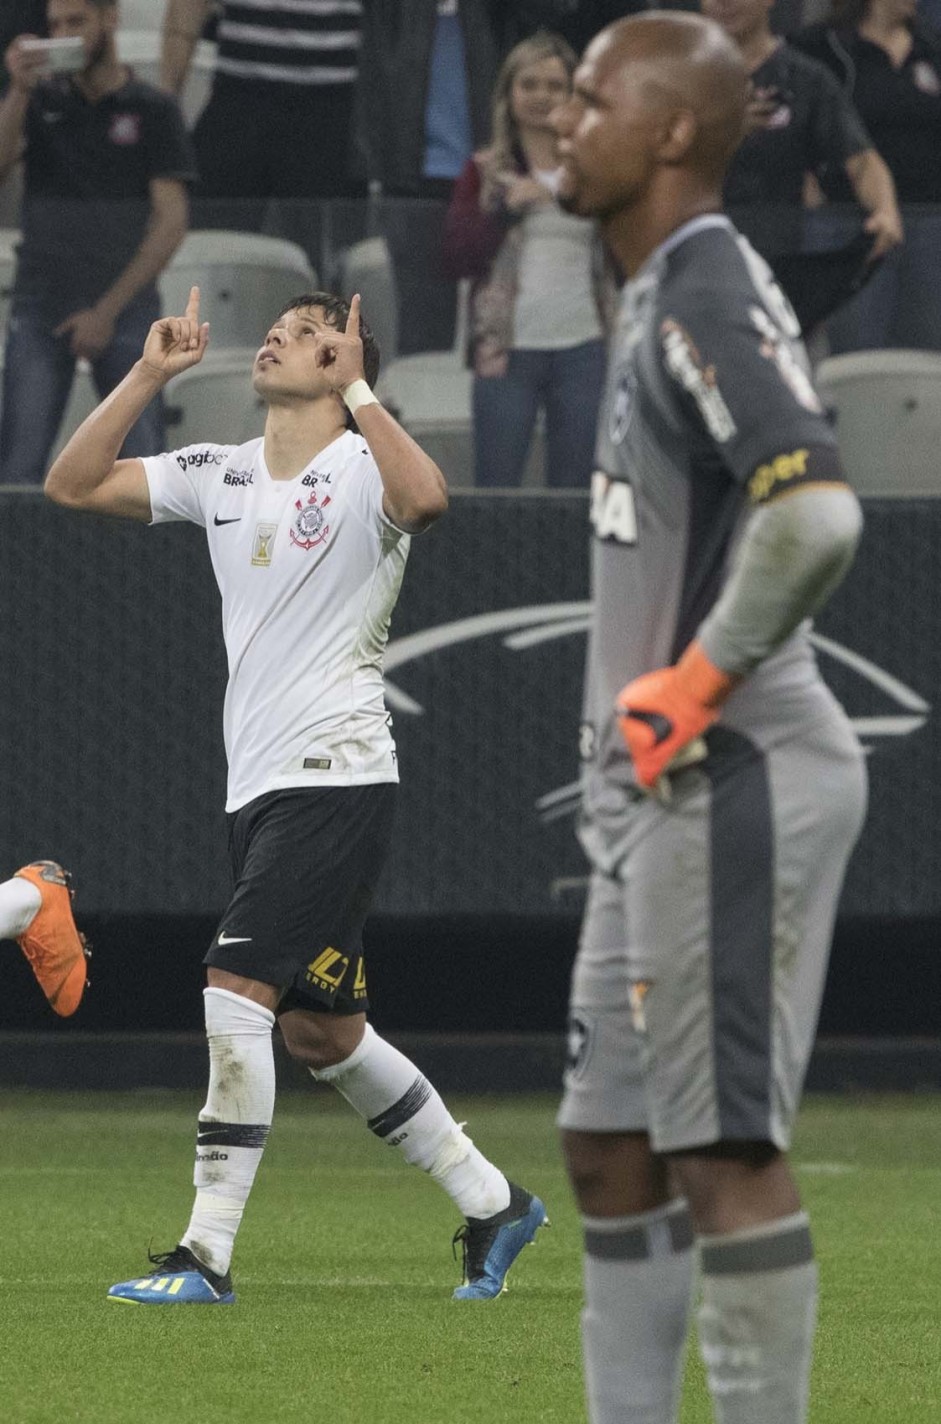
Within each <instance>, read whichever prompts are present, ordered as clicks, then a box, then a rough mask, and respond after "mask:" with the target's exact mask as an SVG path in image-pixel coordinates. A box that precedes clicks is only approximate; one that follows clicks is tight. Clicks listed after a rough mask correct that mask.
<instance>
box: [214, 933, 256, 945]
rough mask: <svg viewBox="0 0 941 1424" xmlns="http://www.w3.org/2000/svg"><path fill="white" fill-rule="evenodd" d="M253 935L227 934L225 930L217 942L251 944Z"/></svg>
mask: <svg viewBox="0 0 941 1424" xmlns="http://www.w3.org/2000/svg"><path fill="white" fill-rule="evenodd" d="M251 941H252V937H251V935H227V934H226V933H225V932H224V931H223V933H222V934H221V935H220V936H219V938H218V940H217V941H216V943H217V944H251Z"/></svg>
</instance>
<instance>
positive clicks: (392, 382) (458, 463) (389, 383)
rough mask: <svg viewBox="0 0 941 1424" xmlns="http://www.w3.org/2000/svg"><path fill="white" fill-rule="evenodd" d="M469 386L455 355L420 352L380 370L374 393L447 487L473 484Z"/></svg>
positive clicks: (464, 370) (464, 369) (469, 383)
mask: <svg viewBox="0 0 941 1424" xmlns="http://www.w3.org/2000/svg"><path fill="white" fill-rule="evenodd" d="M364 305H365V304H364ZM471 381H472V377H471V373H470V371H469V370H468V369H467V367H466V366H465V365H464V363H463V361H462V360H461V358H460V356H459V355H458V353H457V352H456V351H422V352H420V353H419V354H418V355H415V356H400V357H399V358H398V360H396V361H390V362H389V364H388V365H383V368H382V371H381V373H380V376H379V382H378V386H377V391H376V393H377V395H378V396H379V397H380V399H381V400H382V402H383V404H384V405H387V406H388V407H389V409H390V410H392V411H393V413H394V414H395V415H396V417H397V418H398V419H399V420H400V421H401V422H402V424H403V425H404V426H405V429H406V430H407V431H408V433H409V434H410V435H411V436H413V438H414V439H415V440H417V441H418V443H419V445H421V447H422V449H423V450H425V451H427V453H428V454H429V455H430V456H431V457H432V459H433V460H436V461H437V462H438V464H439V465H440V466H441V469H442V470H443V471H444V475H445V478H446V479H447V481H448V483H449V484H451V485H472V484H473V483H474V451H473V440H472V438H471V430H472V426H471Z"/></svg>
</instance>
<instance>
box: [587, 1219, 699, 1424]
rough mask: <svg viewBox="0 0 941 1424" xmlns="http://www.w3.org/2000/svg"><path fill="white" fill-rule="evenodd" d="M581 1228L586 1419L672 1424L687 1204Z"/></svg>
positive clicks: (683, 1311)
mask: <svg viewBox="0 0 941 1424" xmlns="http://www.w3.org/2000/svg"><path fill="white" fill-rule="evenodd" d="M582 1220H583V1226H584V1229H585V1308H584V1310H583V1311H582V1346H583V1351H584V1358H585V1387H586V1390H587V1393H588V1415H589V1418H590V1419H591V1421H592V1424H675V1421H676V1418H677V1410H678V1407H679V1392H680V1380H681V1376H682V1369H683V1357H684V1353H685V1350H684V1347H685V1344H686V1330H687V1320H688V1317H689V1311H690V1296H691V1292H692V1282H693V1249H692V1248H693V1228H692V1224H691V1222H690V1218H689V1212H688V1210H687V1207H686V1203H685V1202H670V1203H669V1204H668V1205H667V1206H662V1207H658V1208H657V1209H656V1210H655V1211H649V1212H642V1213H640V1214H639V1215H637V1216H619V1217H602V1216H598V1217H595V1216H588V1217H584V1218H583V1219H582Z"/></svg>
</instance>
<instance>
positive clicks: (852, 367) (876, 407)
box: [816, 351, 941, 497]
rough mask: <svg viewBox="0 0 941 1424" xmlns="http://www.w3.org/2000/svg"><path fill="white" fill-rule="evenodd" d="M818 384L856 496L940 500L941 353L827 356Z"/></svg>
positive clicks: (819, 368)
mask: <svg viewBox="0 0 941 1424" xmlns="http://www.w3.org/2000/svg"><path fill="white" fill-rule="evenodd" d="M816 379H817V385H818V387H819V390H820V393H821V395H822V396H823V399H824V400H825V401H826V402H827V404H828V405H829V406H830V408H831V409H832V410H833V412H834V414H835V416H836V431H837V438H838V440H839V444H840V453H841V455H842V457H843V464H844V466H845V468H846V472H847V475H848V477H849V479H850V481H851V483H852V485H853V487H854V489H855V490H856V491H857V493H858V494H861V495H870V496H886V497H899V496H901V497H905V496H908V497H919V496H928V495H939V494H941V353H935V352H932V351H856V352H852V353H850V354H849V355H846V356H831V357H828V358H827V359H826V360H824V361H821V363H820V365H819V366H818V367H817V372H816Z"/></svg>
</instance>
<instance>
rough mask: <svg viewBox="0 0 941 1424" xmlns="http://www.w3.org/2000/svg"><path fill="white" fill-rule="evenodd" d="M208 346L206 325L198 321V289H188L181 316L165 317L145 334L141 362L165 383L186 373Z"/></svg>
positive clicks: (200, 357)
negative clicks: (172, 377)
mask: <svg viewBox="0 0 941 1424" xmlns="http://www.w3.org/2000/svg"><path fill="white" fill-rule="evenodd" d="M208 344H209V323H208V321H204V322H202V323H200V320H199V288H198V287H191V288H190V294H189V301H188V302H187V303H186V311H185V313H184V314H183V316H165V317H161V319H160V320H159V321H155V322H154V324H153V326H152V327H151V328H150V331H149V332H148V333H147V340H146V341H145V342H144V351H143V355H142V357H141V361H142V362H143V364H144V365H145V366H148V367H149V368H150V369H151V370H152V371H155V372H157V374H158V375H159V376H160V377H161V379H162V380H164V381H169V380H170V378H171V376H176V375H178V374H179V373H180V371H187V370H189V368H190V366H196V365H198V363H199V362H200V361H201V360H202V359H203V355H204V354H205V351H206V347H207V345H208Z"/></svg>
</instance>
